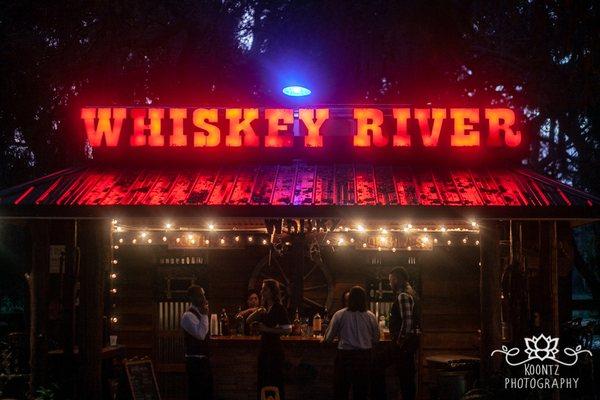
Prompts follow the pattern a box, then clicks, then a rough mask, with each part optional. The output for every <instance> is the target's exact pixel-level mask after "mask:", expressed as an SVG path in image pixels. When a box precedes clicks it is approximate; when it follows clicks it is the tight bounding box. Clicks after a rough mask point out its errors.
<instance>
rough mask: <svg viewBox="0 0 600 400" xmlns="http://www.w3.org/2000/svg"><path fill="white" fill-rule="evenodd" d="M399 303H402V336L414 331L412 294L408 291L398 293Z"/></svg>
mask: <svg viewBox="0 0 600 400" xmlns="http://www.w3.org/2000/svg"><path fill="white" fill-rule="evenodd" d="M398 303H399V304H400V317H402V326H401V327H400V337H402V336H404V335H406V334H408V333H413V305H414V300H413V298H412V296H411V295H410V294H408V293H406V292H402V293H400V294H399V295H398Z"/></svg>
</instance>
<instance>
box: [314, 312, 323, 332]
mask: <svg viewBox="0 0 600 400" xmlns="http://www.w3.org/2000/svg"><path fill="white" fill-rule="evenodd" d="M312 333H313V335H315V336H319V335H320V334H321V316H320V315H319V313H316V314H315V316H314V317H313V321H312Z"/></svg>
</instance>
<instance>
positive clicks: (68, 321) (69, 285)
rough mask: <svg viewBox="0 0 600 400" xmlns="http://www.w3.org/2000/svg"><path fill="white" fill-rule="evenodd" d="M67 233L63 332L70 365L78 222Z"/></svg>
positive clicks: (77, 267) (64, 347)
mask: <svg viewBox="0 0 600 400" xmlns="http://www.w3.org/2000/svg"><path fill="white" fill-rule="evenodd" d="M66 231H67V234H66V243H65V245H66V246H65V247H66V249H65V251H66V254H65V271H64V279H63V315H62V323H63V326H62V331H63V349H64V356H65V362H66V363H67V365H69V360H71V357H72V355H73V347H74V344H75V283H76V282H77V273H78V270H79V249H78V248H77V220H74V221H68V223H67V224H66ZM71 364H72V363H71Z"/></svg>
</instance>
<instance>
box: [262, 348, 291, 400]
mask: <svg viewBox="0 0 600 400" xmlns="http://www.w3.org/2000/svg"><path fill="white" fill-rule="evenodd" d="M284 361H285V356H284V354H283V350H277V351H272V350H261V351H260V353H259V355H258V379H257V399H258V400H260V392H261V390H262V388H263V387H266V386H275V387H276V388H277V389H278V390H279V398H280V399H281V400H284V399H285V388H284V382H283V365H284Z"/></svg>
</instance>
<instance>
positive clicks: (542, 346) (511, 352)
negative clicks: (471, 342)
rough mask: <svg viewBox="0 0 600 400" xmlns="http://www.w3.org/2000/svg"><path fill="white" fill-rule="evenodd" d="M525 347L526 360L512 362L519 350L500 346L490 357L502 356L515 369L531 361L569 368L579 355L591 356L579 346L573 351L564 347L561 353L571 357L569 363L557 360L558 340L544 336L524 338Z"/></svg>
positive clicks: (589, 352) (558, 351)
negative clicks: (498, 354)
mask: <svg viewBox="0 0 600 400" xmlns="http://www.w3.org/2000/svg"><path fill="white" fill-rule="evenodd" d="M525 346H526V348H525V354H527V358H526V359H524V360H520V361H514V360H513V358H514V357H515V356H517V355H518V354H519V353H520V352H521V350H520V349H519V348H518V347H513V348H512V349H509V348H508V347H506V346H502V349H501V350H494V351H492V356H493V355H494V354H496V353H500V354H504V360H505V361H506V363H507V364H509V365H511V366H513V367H515V366H517V365H522V364H525V363H527V362H530V361H533V360H540V361H546V360H548V361H554V362H557V363H559V364H561V365H566V366H571V365H575V363H577V361H578V360H579V355H580V354H588V355H589V356H590V357H591V355H592V352H591V351H589V350H583V349H582V348H581V346H577V347H575V348H574V349H573V348H571V347H565V348H564V349H563V353H564V354H565V355H566V356H569V357H571V361H562V360H559V359H558V358H557V356H558V354H559V353H560V350H559V349H558V338H553V337H551V336H546V335H544V334H540V335H538V336H534V337H532V338H525Z"/></svg>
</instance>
